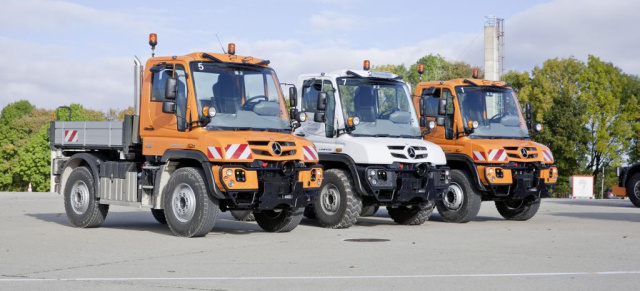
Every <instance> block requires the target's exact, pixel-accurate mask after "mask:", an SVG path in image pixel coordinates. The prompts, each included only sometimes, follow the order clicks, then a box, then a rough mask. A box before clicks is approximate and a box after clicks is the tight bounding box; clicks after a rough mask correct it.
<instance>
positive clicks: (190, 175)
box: [164, 168, 220, 237]
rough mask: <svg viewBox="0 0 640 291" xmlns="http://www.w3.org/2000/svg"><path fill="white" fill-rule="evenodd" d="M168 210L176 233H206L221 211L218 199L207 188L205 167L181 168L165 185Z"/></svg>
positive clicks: (173, 230) (170, 226)
mask: <svg viewBox="0 0 640 291" xmlns="http://www.w3.org/2000/svg"><path fill="white" fill-rule="evenodd" d="M164 209H165V211H164V214H165V217H166V219H167V224H168V225H169V228H170V229H171V231H172V232H173V233H174V234H175V235H176V236H181V237H198V236H205V235H207V233H209V231H211V229H212V228H213V225H214V224H215V223H216V218H217V217H218V213H219V212H220V207H219V205H218V199H216V198H214V197H211V195H209V193H208V192H207V187H206V186H205V180H204V178H203V174H202V170H200V169H196V168H180V169H178V170H176V171H175V172H173V173H172V174H171V177H169V182H168V183H167V186H165V188H164Z"/></svg>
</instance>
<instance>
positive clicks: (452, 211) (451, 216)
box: [436, 170, 482, 223]
mask: <svg viewBox="0 0 640 291" xmlns="http://www.w3.org/2000/svg"><path fill="white" fill-rule="evenodd" d="M481 203H482V196H481V195H480V193H479V191H478V190H476V187H475V185H474V184H473V180H472V179H471V176H470V175H469V173H467V172H466V171H462V170H451V184H450V185H449V189H447V190H446V191H445V192H444V194H443V197H442V200H439V201H437V202H436V207H437V208H438V213H440V216H441V217H442V219H443V220H444V221H446V222H456V223H465V222H469V221H471V220H473V219H474V218H476V216H477V215H478V212H479V211H480V204H481Z"/></svg>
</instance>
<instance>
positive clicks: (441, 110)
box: [438, 99, 447, 116]
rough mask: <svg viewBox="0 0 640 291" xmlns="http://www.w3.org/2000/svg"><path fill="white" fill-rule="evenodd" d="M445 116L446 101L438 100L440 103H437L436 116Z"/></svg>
mask: <svg viewBox="0 0 640 291" xmlns="http://www.w3.org/2000/svg"><path fill="white" fill-rule="evenodd" d="M446 114H447V99H440V103H438V115H441V116H442V115H446Z"/></svg>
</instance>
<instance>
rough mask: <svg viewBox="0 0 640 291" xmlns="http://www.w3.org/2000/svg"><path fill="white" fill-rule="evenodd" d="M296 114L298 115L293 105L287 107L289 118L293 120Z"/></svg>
mask: <svg viewBox="0 0 640 291" xmlns="http://www.w3.org/2000/svg"><path fill="white" fill-rule="evenodd" d="M297 115H298V109H296V108H293V107H292V108H291V109H289V119H291V120H295V119H296V116H297Z"/></svg>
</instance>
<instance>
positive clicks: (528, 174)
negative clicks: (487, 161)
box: [478, 163, 558, 199]
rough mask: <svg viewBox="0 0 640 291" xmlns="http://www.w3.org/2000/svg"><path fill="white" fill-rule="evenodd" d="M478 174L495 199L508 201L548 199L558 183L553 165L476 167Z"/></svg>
mask: <svg viewBox="0 0 640 291" xmlns="http://www.w3.org/2000/svg"><path fill="white" fill-rule="evenodd" d="M478 173H484V175H483V176H482V177H481V178H482V179H481V180H482V181H483V183H484V184H485V185H487V187H488V188H489V190H490V191H491V193H492V194H493V195H494V196H495V197H508V198H510V199H525V198H528V197H534V198H549V191H550V190H551V188H552V187H553V186H554V185H555V184H556V183H557V182H558V168H557V167H556V166H555V165H542V164H515V163H508V164H504V165H498V166H478Z"/></svg>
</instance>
